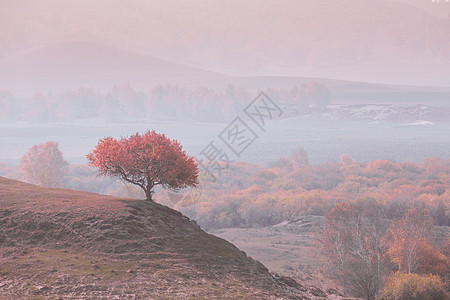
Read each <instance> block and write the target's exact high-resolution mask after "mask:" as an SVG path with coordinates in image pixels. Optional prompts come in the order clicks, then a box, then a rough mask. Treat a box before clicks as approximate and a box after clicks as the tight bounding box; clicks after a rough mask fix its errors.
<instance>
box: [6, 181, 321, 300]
mask: <svg viewBox="0 0 450 300" xmlns="http://www.w3.org/2000/svg"><path fill="white" fill-rule="evenodd" d="M0 295H2V296H3V297H6V298H15V299H16V298H17V297H19V298H32V297H34V298H35V299H41V298H48V297H69V298H70V297H73V298H79V297H100V298H102V297H113V296H115V297H121V298H123V297H136V298H146V299H148V298H157V299H160V298H170V299H173V298H179V299H186V298H193V299H211V298H226V299H233V298H235V299H272V298H273V299H275V298H277V299H278V298H282V299H302V297H306V298H308V299H312V298H315V297H316V296H326V295H325V294H324V293H323V292H322V291H320V290H318V289H317V288H314V287H312V288H306V287H303V286H302V285H300V284H298V283H296V282H294V281H292V280H290V279H287V278H284V277H277V276H275V277H274V276H272V275H271V274H270V273H269V272H268V270H267V269H266V268H265V267H264V266H263V265H262V264H261V263H259V262H258V261H254V260H253V259H251V258H249V257H247V256H246V254H245V253H244V252H242V251H240V250H239V249H237V248H236V247H235V246H234V245H232V244H231V243H229V242H226V241H225V240H223V239H220V238H218V237H215V236H213V235H210V234H207V233H205V232H204V231H202V230H201V229H200V228H199V227H198V225H197V224H195V222H193V221H191V220H189V219H188V218H187V217H185V216H183V215H181V213H179V212H177V211H175V210H172V209H170V208H167V207H165V206H162V205H160V204H157V203H150V202H145V201H137V200H126V199H119V198H114V197H110V196H101V195H97V194H92V193H85V192H76V191H70V190H62V189H45V188H40V187H36V186H33V185H29V184H25V183H22V182H18V181H15V180H11V179H6V178H2V177H0Z"/></svg>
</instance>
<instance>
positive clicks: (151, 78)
mask: <svg viewBox="0 0 450 300" xmlns="http://www.w3.org/2000/svg"><path fill="white" fill-rule="evenodd" d="M0 70H1V71H0V82H1V86H0V88H11V89H13V90H23V89H31V90H34V91H36V90H53V91H55V90H60V89H65V88H76V87H79V86H94V87H96V88H105V89H106V88H110V87H111V86H112V85H113V84H115V83H125V82H131V83H132V84H133V86H136V87H139V88H140V89H144V90H147V89H150V88H151V87H153V86H154V85H156V84H159V83H174V82H176V83H178V84H181V85H188V86H189V85H197V84H200V83H203V84H214V83H215V82H216V81H221V82H222V81H226V78H227V76H225V75H221V74H218V73H214V72H209V71H205V70H202V69H199V68H195V67H190V66H186V65H182V64H178V63H174V62H170V61H166V60H163V59H158V58H154V57H151V56H146V55H140V54H135V53H133V52H128V51H125V50H120V49H118V48H115V47H112V46H109V45H107V44H105V43H101V42H95V41H71V42H61V43H55V44H50V45H46V46H42V47H35V48H31V49H27V50H26V51H23V52H19V53H16V54H14V55H11V56H9V57H7V58H5V59H3V60H0Z"/></svg>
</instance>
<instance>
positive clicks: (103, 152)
mask: <svg viewBox="0 0 450 300" xmlns="http://www.w3.org/2000/svg"><path fill="white" fill-rule="evenodd" d="M86 157H87V159H88V160H89V165H90V166H93V167H97V168H99V173H100V174H102V175H109V176H117V177H119V178H121V179H122V180H124V181H126V182H130V183H132V184H135V185H137V186H139V187H140V188H142V189H143V190H144V192H145V196H146V198H147V200H150V201H153V200H152V194H153V188H154V187H155V186H157V185H161V186H163V187H164V188H166V189H172V190H179V189H183V188H186V187H189V186H191V187H196V186H197V184H198V181H197V177H198V167H197V165H196V163H195V161H194V158H193V157H189V156H187V155H186V152H184V151H183V149H182V147H181V145H180V143H178V141H176V140H171V139H169V138H167V137H166V136H165V135H164V134H159V133H156V132H155V131H147V132H145V133H144V134H143V135H140V134H139V133H136V134H134V135H132V136H130V137H128V138H126V137H122V138H121V139H120V140H116V139H115V138H112V137H106V138H104V139H101V140H100V141H99V143H98V145H97V146H96V147H95V149H94V150H93V151H92V152H90V153H89V154H88V155H86Z"/></svg>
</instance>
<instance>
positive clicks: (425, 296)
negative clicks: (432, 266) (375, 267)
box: [377, 272, 449, 300]
mask: <svg viewBox="0 0 450 300" xmlns="http://www.w3.org/2000/svg"><path fill="white" fill-rule="evenodd" d="M448 296H449V295H448V294H446V291H445V290H444V288H443V284H442V281H441V279H440V278H439V276H436V275H417V274H404V273H400V272H396V273H394V274H392V275H391V276H390V277H389V279H388V282H387V284H386V285H385V287H384V288H383V290H382V291H381V293H380V294H379V295H378V296H377V300H445V299H448Z"/></svg>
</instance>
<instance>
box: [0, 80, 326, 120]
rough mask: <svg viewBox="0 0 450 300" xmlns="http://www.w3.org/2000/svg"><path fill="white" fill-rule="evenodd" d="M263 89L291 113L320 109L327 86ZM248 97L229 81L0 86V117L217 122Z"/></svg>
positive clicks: (229, 116)
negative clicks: (23, 92) (20, 91)
mask: <svg viewBox="0 0 450 300" xmlns="http://www.w3.org/2000/svg"><path fill="white" fill-rule="evenodd" d="M266 92H267V93H268V94H269V95H270V97H274V98H275V99H277V100H278V99H281V100H282V101H284V102H288V103H289V104H290V105H291V106H293V108H294V112H296V113H303V112H306V111H308V110H309V109H317V108H323V107H325V106H326V105H328V104H329V103H330V101H331V94H330V91H329V89H328V88H327V87H326V86H324V85H323V84H321V83H318V82H315V81H312V82H308V83H303V84H298V85H296V86H294V87H292V88H291V89H267V90H266ZM252 97H253V93H251V94H250V93H249V92H248V91H247V90H246V89H244V88H239V87H235V86H233V85H231V84H229V85H227V86H226V87H225V89H224V90H223V91H222V90H221V91H218V90H214V89H211V88H207V87H198V88H193V89H189V88H186V87H182V86H178V85H173V84H168V85H157V86H155V87H153V88H152V89H151V91H150V92H148V93H146V92H141V91H136V90H135V89H133V87H132V86H131V85H130V84H129V83H127V84H123V85H114V86H113V88H112V89H111V90H110V91H108V92H100V91H96V90H94V89H93V88H90V87H80V88H79V89H76V90H68V91H65V92H61V93H46V94H45V93H36V94H34V95H33V96H32V97H27V98H16V97H15V96H14V95H13V94H12V93H11V92H9V91H7V90H0V122H15V121H29V122H38V123H71V122H75V121H77V120H85V119H92V118H95V119H97V120H98V121H99V122H103V123H120V122H147V121H154V120H180V121H202V122H220V121H229V120H231V119H233V118H234V117H236V116H237V115H238V114H239V113H240V112H241V111H242V109H243V108H244V107H245V106H246V105H247V104H248V103H249V102H250V101H251V100H252Z"/></svg>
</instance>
